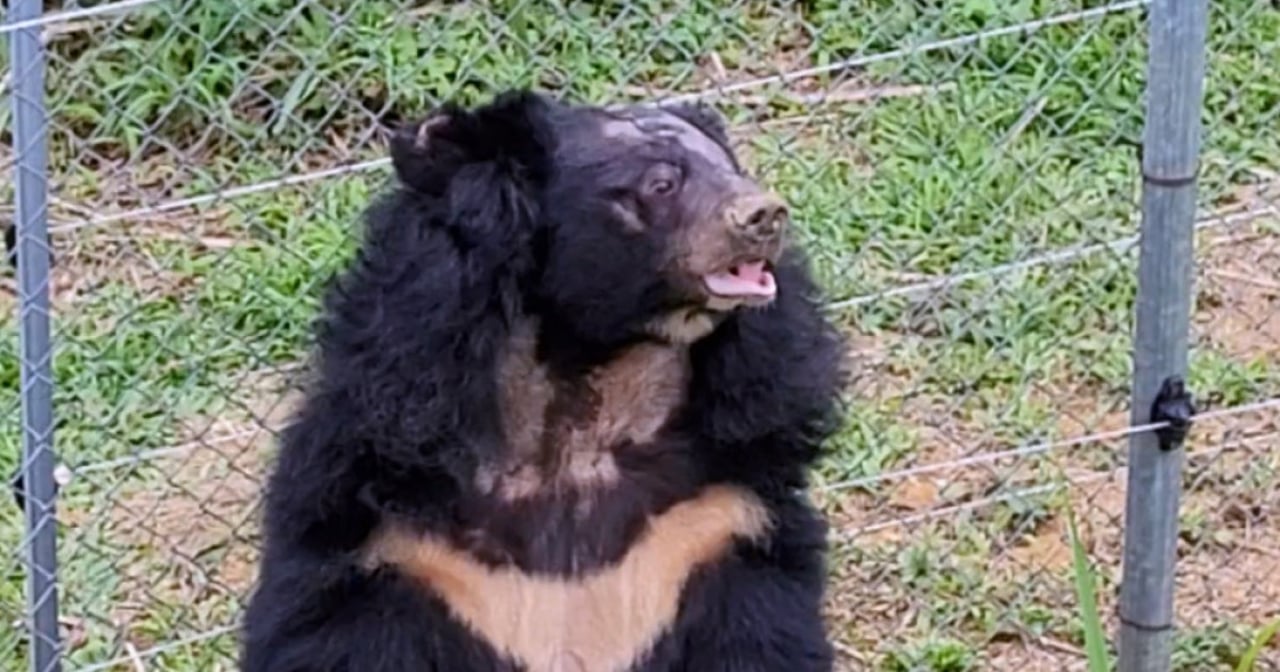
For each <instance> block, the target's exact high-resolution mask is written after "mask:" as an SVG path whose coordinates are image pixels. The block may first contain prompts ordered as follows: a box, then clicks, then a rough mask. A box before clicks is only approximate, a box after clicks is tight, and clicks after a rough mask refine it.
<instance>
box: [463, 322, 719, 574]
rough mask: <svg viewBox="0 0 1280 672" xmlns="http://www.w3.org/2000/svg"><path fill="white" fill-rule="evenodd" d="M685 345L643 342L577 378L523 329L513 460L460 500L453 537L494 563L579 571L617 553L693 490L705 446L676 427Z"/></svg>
mask: <svg viewBox="0 0 1280 672" xmlns="http://www.w3.org/2000/svg"><path fill="white" fill-rule="evenodd" d="M688 382H689V360H688V352H687V350H685V349H682V348H677V347H671V346H665V345H660V344H650V343H644V344H638V345H635V346H632V347H631V348H628V349H627V350H624V351H623V352H621V353H619V354H618V355H617V356H616V357H615V358H613V359H612V360H610V361H609V362H607V363H605V364H603V365H600V366H597V367H595V368H592V369H590V370H587V371H582V372H576V373H574V374H572V375H566V374H564V373H556V372H553V371H552V370H551V368H550V367H548V366H547V365H545V364H544V363H542V362H540V361H539V360H538V358H537V357H536V329H535V328H534V326H533V325H532V324H526V325H522V327H521V328H519V329H517V330H516V331H515V332H514V333H513V335H512V338H511V340H510V342H509V343H508V346H507V348H506V351H505V353H504V356H503V358H502V360H501V362H500V366H499V378H498V386H497V388H498V395H499V399H498V401H499V403H498V407H499V408H500V409H501V413H500V417H499V418H498V420H499V422H500V424H501V429H502V437H503V440H504V444H505V445H504V446H503V450H502V451H501V455H502V457H501V458H499V459H497V460H494V461H493V462H492V463H490V464H487V465H484V466H483V467H482V468H481V469H480V470H479V472H478V474H477V475H476V478H475V483H474V484H473V486H474V488H473V490H472V491H471V492H469V493H468V494H467V495H466V496H464V497H463V499H462V501H460V502H458V505H457V507H456V514H455V520H456V526H455V529H454V530H453V531H452V534H451V536H452V538H453V539H454V541H455V542H456V543H457V544H458V545H459V547H461V548H465V549H467V550H468V551H469V552H472V553H474V554H476V555H477V557H480V558H483V559H485V560H487V561H490V562H493V563H513V564H515V565H516V566H519V567H523V568H526V569H529V570H537V571H552V572H576V571H582V570H586V569H590V568H593V567H595V566H598V565H601V564H604V563H608V562H611V561H614V560H616V559H617V558H619V557H620V556H621V554H622V553H623V552H624V551H625V550H626V548H627V547H628V546H629V545H630V544H631V543H632V541H633V540H634V538H635V536H636V534H637V533H638V532H639V530H640V529H641V528H642V526H643V524H644V522H645V520H646V518H647V517H648V516H650V515H651V514H654V513H656V512H659V511H662V510H664V509H665V508H667V507H669V506H670V505H672V504H673V503H674V502H676V501H679V500H681V499H683V498H685V497H688V496H690V495H691V494H692V493H693V491H694V489H695V488H696V486H697V484H698V481H699V474H698V469H697V465H696V463H695V461H694V459H693V456H694V451H693V450H691V449H690V446H689V445H688V440H687V439H686V438H684V437H682V436H681V435H680V433H679V432H678V431H676V430H674V429H673V428H672V427H671V421H672V419H673V418H674V417H675V416H676V414H677V413H678V412H679V410H680V408H681V406H682V404H683V403H684V400H685V394H686V390H687V387H688Z"/></svg>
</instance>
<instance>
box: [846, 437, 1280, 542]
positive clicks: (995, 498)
mask: <svg viewBox="0 0 1280 672" xmlns="http://www.w3.org/2000/svg"><path fill="white" fill-rule="evenodd" d="M1277 437H1280V431H1273V432H1268V433H1267V434H1263V435H1260V436H1250V437H1247V438H1241V439H1230V440H1226V441H1222V442H1220V443H1218V444H1217V445H1216V446H1214V447H1213V449H1212V450H1208V451H1200V452H1195V453H1191V454H1189V455H1187V460H1188V461H1189V462H1199V461H1203V460H1210V459H1213V458H1216V457H1218V456H1220V455H1222V454H1224V453H1227V452H1231V449H1232V448H1233V447H1248V446H1251V445H1253V444H1255V443H1262V442H1264V441H1265V442H1268V443H1270V442H1271V441H1273V440H1274V439H1276V438H1277ZM1127 470H1128V466H1124V465H1120V466H1116V467H1114V468H1112V469H1108V470H1107V471H1100V472H1097V473H1093V474H1088V475H1083V476H1076V477H1073V478H1068V479H1066V481H1065V482H1056V483H1045V484H1043V485H1037V486H1033V487H1030V488H1023V489H1021V490H1014V491H1012V492H1006V493H1004V494H1000V495H992V496H990V497H983V498H982V499H975V500H973V501H970V502H964V503H962V504H956V505H954V506H947V507H943V508H940V509H934V510H932V511H924V512H922V513H917V514H913V515H910V516H903V517H901V518H893V519H890V520H882V521H879V522H875V523H869V524H866V525H859V526H857V527H852V528H847V529H841V530H837V531H835V532H834V534H833V537H834V538H835V539H837V540H839V541H848V540H850V539H851V538H853V537H856V536H858V535H861V534H869V533H872V532H879V531H880V530H886V529H890V528H894V527H902V526H904V525H913V524H915V523H919V522H923V521H926V520H932V519H936V518H945V517H947V516H950V515H952V514H957V513H964V512H966V511H974V510H977V509H981V508H985V507H988V506H992V505H995V504H1000V503H1003V502H1008V501H1012V500H1016V499H1025V498H1029V497H1035V496H1038V495H1044V494H1049V493H1051V492H1055V491H1058V490H1062V489H1065V488H1068V487H1073V486H1078V485H1083V484H1086V483H1094V482H1097V481H1104V480H1107V479H1111V478H1116V477H1118V476H1119V475H1120V474H1122V473H1124V472H1126V471H1127Z"/></svg>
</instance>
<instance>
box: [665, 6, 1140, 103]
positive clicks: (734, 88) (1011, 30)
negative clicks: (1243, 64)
mask: <svg viewBox="0 0 1280 672" xmlns="http://www.w3.org/2000/svg"><path fill="white" fill-rule="evenodd" d="M1150 3H1151V0H1130V1H1128V2H1118V3H1114V4H1110V5H1103V6H1101V7H1094V8H1093V9H1086V10H1080V11H1075V12H1064V13H1062V14H1055V15H1053V16H1047V17H1044V18H1042V19H1034V20H1032V21H1026V22H1023V23H1019V24H1015V25H1012V26H1003V27H1001V28H991V29H989V30H983V31H979V32H976V33H969V34H967V35H960V36H957V37H951V38H946V39H942V40H936V41H933V42H926V43H924V44H920V45H916V46H913V47H904V48H902V49H894V50H891V51H884V52H880V53H878V54H869V55H867V56H856V57H854V58H847V59H844V60H841V61H836V62H834V63H828V64H826V65H819V66H814V67H812V68H803V69H801V70H796V71H794V72H785V73H779V74H776V75H770V76H768V77H760V78H758V79H752V80H748V81H745V82H738V83H736V84H726V85H724V86H717V87H714V88H710V89H706V90H704V91H699V92H696V93H688V94H682V95H677V96H672V97H670V98H664V99H662V102H663V103H666V104H679V103H684V102H692V101H697V100H705V99H707V98H711V97H714V96H715V95H726V94H730V93H737V92H739V91H745V90H748V89H755V88H759V87H761V86H765V85H767V84H775V83H788V82H790V81H792V80H796V79H807V78H809V77H814V76H816V75H823V74H826V73H829V72H834V71H839V70H848V69H849V68H857V67H861V66H864V65H872V64H874V63H879V62H881V61H891V60H893V59H895V58H903V57H907V56H914V55H917V54H926V53H929V52H931V51H938V50H940V49H950V48H952V47H959V46H965V45H969V44H973V43H975V42H981V41H982V40H986V39H991V38H993V37H1004V36H1006V35H1012V34H1015V33H1033V32H1035V31H1037V30H1040V29H1041V28H1048V27H1050V26H1056V25H1061V24H1064V23H1075V22H1076V21H1081V20H1084V19H1091V18H1096V17H1099V16H1104V15H1106V14H1112V13H1116V12H1124V11H1128V10H1132V9H1137V8H1139V7H1143V6H1146V5H1148V4H1150Z"/></svg>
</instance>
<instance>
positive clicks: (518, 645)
mask: <svg viewBox="0 0 1280 672" xmlns="http://www.w3.org/2000/svg"><path fill="white" fill-rule="evenodd" d="M769 527H770V519H769V513H768V510H767V509H766V508H765V506H764V505H763V504H762V503H761V502H760V500H759V499H758V498H757V497H756V496H755V495H754V494H753V493H751V492H749V491H746V490H744V489H740V488H735V487H730V486H720V485H717V486H710V487H708V488H706V489H704V490H703V491H702V492H701V493H700V494H699V495H698V496H696V497H694V498H692V499H689V500H686V501H684V502H680V503H678V504H676V505H674V506H672V507H671V508H670V509H668V510H667V511H665V512H664V513H662V514H660V515H657V516H653V517H652V518H650V521H649V526H648V528H647V530H646V531H645V532H644V533H643V534H642V535H641V537H640V538H639V539H638V540H637V541H636V543H635V544H634V545H633V546H632V547H631V549H630V550H628V551H627V553H626V554H625V555H624V556H623V557H622V559H621V560H620V561H619V562H618V563H616V564H615V565H613V566H610V567H606V568H603V569H601V570H598V571H595V572H591V573H588V574H586V575H584V576H581V577H576V578H560V577H550V576H545V575H531V574H527V573H525V572H523V571H521V570H519V569H517V568H514V567H502V568H492V567H488V566H486V565H484V564H482V563H480V562H478V561H476V560H475V559H473V558H471V557H470V556H468V555H467V554H466V553H464V552H462V551H459V550H457V549H455V548H453V547H451V546H450V545H448V544H447V543H446V542H444V541H442V540H439V539H436V538H430V537H422V536H420V535H414V534H412V533H410V532H407V531H405V530H404V529H402V528H399V527H395V526H388V527H385V528H383V529H381V530H380V531H379V532H378V534H377V535H375V536H374V538H373V539H372V540H371V542H370V543H369V544H368V545H367V546H366V548H365V558H364V559H365V562H366V565H368V566H375V565H378V564H382V565H392V566H394V567H396V568H397V570H398V571H400V572H401V573H403V574H405V575H407V576H411V577H413V578H414V579H416V580H418V581H420V582H422V583H423V584H425V585H426V586H427V587H429V589H430V590H431V591H433V592H434V593H436V594H437V595H438V596H439V597H441V598H442V599H443V600H444V602H445V603H446V604H447V605H448V606H449V608H450V610H451V611H452V613H453V615H454V616H455V617H456V618H458V619H459V620H461V621H462V622H463V623H465V624H466V625H467V626H468V627H469V628H470V629H471V630H472V631H473V632H474V633H476V634H477V635H479V636H480V637H481V638H482V639H484V640H485V641H487V642H488V643H489V644H490V645H492V646H493V647H494V648H495V649H497V650H498V651H500V652H501V653H503V654H505V655H506V656H508V657H510V658H512V659H513V660H515V661H517V662H519V663H521V664H522V665H524V666H525V668H526V669H527V670H528V671H529V672H625V670H627V669H628V668H629V667H630V666H631V665H632V664H633V663H634V662H635V661H636V660H638V659H639V658H641V657H642V656H644V655H645V654H646V653H647V652H648V651H649V650H650V648H651V647H652V646H653V645H654V644H655V643H656V642H657V640H658V638H659V637H661V636H662V634H663V632H664V631H665V630H666V629H667V628H668V627H669V626H670V625H671V623H672V622H673V621H674V620H675V618H676V617H677V615H678V614H677V612H678V610H679V605H680V596H681V593H682V592H683V590H684V587H685V584H686V583H687V582H688V580H689V577H690V576H691V575H692V574H693V573H694V571H696V570H697V569H698V568H699V567H701V566H704V565H706V564H707V563H710V562H713V561H715V560H717V559H719V558H721V557H723V556H724V555H725V554H726V553H727V552H728V551H729V550H730V549H731V548H732V545H733V543H734V540H735V539H736V538H743V539H759V538H760V537H761V536H762V535H763V534H765V533H766V532H767V531H768V529H769Z"/></svg>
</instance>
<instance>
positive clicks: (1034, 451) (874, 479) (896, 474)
mask: <svg viewBox="0 0 1280 672" xmlns="http://www.w3.org/2000/svg"><path fill="white" fill-rule="evenodd" d="M1273 408H1274V409H1280V397H1276V398H1273V399H1265V400H1263V401H1258V402H1254V403H1250V404H1243V405H1241V406H1231V407H1229V408H1225V409H1218V410H1214V411H1206V412H1204V413H1197V414H1196V415H1195V416H1194V417H1193V418H1192V420H1193V421H1196V422H1199V421H1203V420H1213V419H1215V418H1222V417H1226V416H1232V415H1244V414H1246V413H1254V412H1257V411H1265V410H1270V409H1273ZM1168 426H1169V423H1167V422H1153V423H1148V424H1145V425H1134V426H1131V427H1125V428H1123V429H1114V430H1110V431H1106V432H1098V433H1096V434H1088V435H1085V436H1077V437H1074V438H1070V439H1063V440H1061V441H1045V442H1041V443H1036V444H1032V445H1029V446H1026V447H1023V448H1014V449H1012V450H1003V451H999V452H995V453H983V454H981V455H971V456H969V457H963V458H960V459H957V460H947V461H945V462H931V463H929V464H922V465H919V466H916V467H909V468H906V469H899V470H896V471H888V472H885V473H882V474H877V475H875V476H864V477H861V478H853V479H849V480H845V481H837V482H835V483H831V484H828V485H824V486H823V487H821V488H820V489H819V490H820V491H821V492H839V491H841V490H849V489H852V488H859V487H864V486H867V485H875V484H878V483H883V482H885V481H896V480H900V479H903V478H910V477H912V476H919V475H921V474H929V473H933V472H936V471H951V470H953V469H958V468H960V467H970V466H973V465H975V464H986V463H988V462H997V461H999V460H1003V459H1005V458H1009V457H1027V456H1030V455H1038V454H1040V453H1047V452H1049V451H1052V450H1057V449H1059V448H1070V447H1073V446H1080V445H1085V444H1089V443H1098V442H1102V441H1110V440H1113V439H1120V438H1124V437H1127V436H1130V435H1133V434H1139V433H1142V432H1150V431H1154V430H1157V429H1163V428H1165V427H1168Z"/></svg>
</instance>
